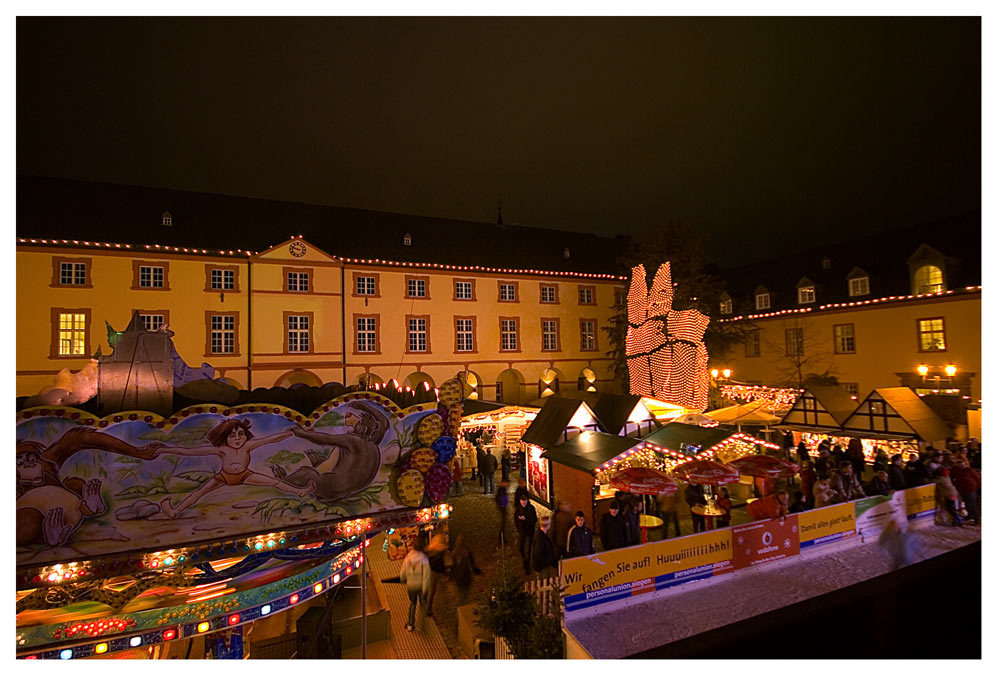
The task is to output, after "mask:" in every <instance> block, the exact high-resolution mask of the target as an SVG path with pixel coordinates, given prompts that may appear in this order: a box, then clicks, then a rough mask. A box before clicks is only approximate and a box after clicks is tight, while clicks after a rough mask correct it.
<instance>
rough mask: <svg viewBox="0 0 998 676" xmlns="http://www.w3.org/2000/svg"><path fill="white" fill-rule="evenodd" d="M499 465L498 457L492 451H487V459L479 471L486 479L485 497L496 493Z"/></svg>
mask: <svg viewBox="0 0 998 676" xmlns="http://www.w3.org/2000/svg"><path fill="white" fill-rule="evenodd" d="M497 465H498V463H497V462H496V456H494V455H492V449H491V448H490V449H487V450H486V451H485V458H484V459H483V460H482V462H481V464H479V465H478V471H479V472H482V476H483V477H484V486H483V493H484V495H490V494H492V493H495V492H496V468H497Z"/></svg>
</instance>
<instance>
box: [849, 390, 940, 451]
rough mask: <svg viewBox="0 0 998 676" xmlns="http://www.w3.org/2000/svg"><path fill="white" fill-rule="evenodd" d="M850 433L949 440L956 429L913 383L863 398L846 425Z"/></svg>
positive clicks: (873, 437)
mask: <svg viewBox="0 0 998 676" xmlns="http://www.w3.org/2000/svg"><path fill="white" fill-rule="evenodd" d="M842 430H843V432H845V433H846V434H849V435H850V436H862V437H868V438H872V439H913V438H917V439H921V440H922V441H927V442H937V441H945V440H946V439H947V438H949V437H951V436H953V429H952V428H951V427H950V426H949V425H947V424H946V423H945V422H944V421H943V420H942V418H940V417H939V416H938V415H936V412H935V411H933V410H932V409H931V408H929V406H928V405H927V404H926V403H925V402H924V401H922V398H921V397H919V396H918V395H917V394H915V392H914V391H913V390H912V389H911V388H910V387H883V388H879V389H876V390H874V391H873V392H871V393H870V394H869V396H867V397H866V399H864V400H863V402H862V403H861V404H860V405H859V406H858V407H857V408H856V410H855V411H854V412H853V414H852V415H850V416H849V417H848V418H847V419H846V421H845V422H844V423H843V425H842Z"/></svg>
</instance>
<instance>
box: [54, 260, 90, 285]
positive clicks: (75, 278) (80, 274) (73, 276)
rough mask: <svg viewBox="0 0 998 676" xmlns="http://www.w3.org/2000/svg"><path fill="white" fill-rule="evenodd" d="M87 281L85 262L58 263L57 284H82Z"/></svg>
mask: <svg viewBox="0 0 998 676" xmlns="http://www.w3.org/2000/svg"><path fill="white" fill-rule="evenodd" d="M86 283H87V264H86V263H60V264H59V284H61V285H63V286H83V285H85V284H86Z"/></svg>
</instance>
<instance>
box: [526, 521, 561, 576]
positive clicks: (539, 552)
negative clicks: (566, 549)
mask: <svg viewBox="0 0 998 676" xmlns="http://www.w3.org/2000/svg"><path fill="white" fill-rule="evenodd" d="M540 526H541V527H540V528H538V529H537V530H536V531H534V544H533V547H531V549H532V550H533V562H532V563H533V564H534V570H535V571H537V574H538V575H539V576H541V577H542V578H546V577H551V576H552V575H554V574H555V573H556V572H557V568H556V567H555V566H557V565H558V554H557V553H556V552H555V550H554V549H555V548H554V542H553V541H552V540H551V517H549V516H542V517H541V520H540Z"/></svg>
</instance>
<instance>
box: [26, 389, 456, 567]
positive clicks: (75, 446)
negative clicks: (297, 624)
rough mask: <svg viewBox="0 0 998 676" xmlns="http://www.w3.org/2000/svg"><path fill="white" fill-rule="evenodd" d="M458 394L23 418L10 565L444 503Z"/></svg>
mask: <svg viewBox="0 0 998 676" xmlns="http://www.w3.org/2000/svg"><path fill="white" fill-rule="evenodd" d="M462 393H463V390H462V386H461V384H460V382H459V381H457V380H453V381H447V382H446V383H443V384H442V386H441V388H440V392H439V402H435V403H424V404H418V405H415V406H410V407H408V408H406V409H401V408H399V406H398V405H396V404H395V403H394V402H392V401H391V400H390V399H388V398H386V397H383V396H381V395H378V394H376V393H374V392H354V393H350V394H346V395H341V396H339V397H337V398H335V399H333V400H332V401H330V402H328V403H327V404H325V405H322V406H320V407H318V408H317V409H316V410H315V411H314V412H312V413H310V414H303V413H299V412H297V411H294V410H292V409H289V408H286V407H283V406H276V405H268V404H248V405H239V406H225V405H221V404H204V405H198V406H191V407H188V408H186V409H183V410H181V411H178V412H176V413H174V414H173V415H170V416H168V417H162V416H159V415H157V414H155V413H150V412H147V411H123V412H120V413H116V414H113V415H109V416H105V417H103V418H100V417H97V416H95V415H93V414H91V413H87V412H85V411H82V410H78V409H74V408H71V407H60V406H55V407H53V406H49V407H44V406H43V407H35V408H29V409H25V410H22V411H19V412H18V414H17V451H16V465H17V502H16V517H17V519H16V522H17V526H16V537H17V564H18V565H43V564H46V563H49V562H56V561H66V560H75V559H80V558H86V557H95V556H106V555H113V554H118V553H123V552H128V551H134V550H140V549H141V550H148V549H166V548H169V547H171V546H176V545H178V544H185V543H192V542H198V541H204V540H219V539H224V538H227V537H237V536H240V535H245V534H249V533H254V532H259V531H261V530H265V529H270V530H274V529H280V528H290V527H294V526H300V525H302V524H308V523H313V522H335V521H338V520H342V519H348V518H353V517H358V516H363V515H370V514H376V513H379V512H385V511H391V510H396V509H408V508H417V507H429V506H431V505H434V504H437V503H440V502H441V501H443V499H444V498H445V497H446V495H447V493H448V491H449V490H450V483H451V476H452V472H451V471H450V469H449V467H448V463H449V462H451V460H452V459H453V457H454V448H455V442H454V435H453V433H452V430H456V429H457V427H458V425H459V422H460V415H461V400H462V398H463V397H462Z"/></svg>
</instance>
